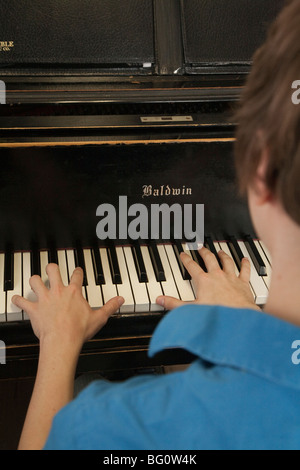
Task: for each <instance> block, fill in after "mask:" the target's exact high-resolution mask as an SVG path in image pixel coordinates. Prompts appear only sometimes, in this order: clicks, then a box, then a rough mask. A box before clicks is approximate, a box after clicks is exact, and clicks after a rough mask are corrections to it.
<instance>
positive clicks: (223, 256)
mask: <svg viewBox="0 0 300 470" xmlns="http://www.w3.org/2000/svg"><path fill="white" fill-rule="evenodd" d="M218 256H219V258H220V260H221V263H222V266H223V270H224V272H226V273H227V274H235V264H234V261H233V259H232V258H230V256H229V255H228V254H227V253H225V251H222V250H221V251H219V252H218Z"/></svg>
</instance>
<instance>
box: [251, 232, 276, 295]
mask: <svg viewBox="0 0 300 470" xmlns="http://www.w3.org/2000/svg"><path fill="white" fill-rule="evenodd" d="M254 243H255V246H256V248H257V250H258V252H259V254H260V256H261V257H262V260H263V262H264V263H265V266H266V271H267V275H266V276H262V279H263V281H264V282H265V284H266V286H267V288H268V289H270V285H271V275H272V270H271V265H270V263H269V260H268V258H267V257H266V255H265V252H264V250H263V249H262V247H261V245H260V243H259V241H258V240H254Z"/></svg>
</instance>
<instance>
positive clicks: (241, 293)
mask: <svg viewBox="0 0 300 470" xmlns="http://www.w3.org/2000/svg"><path fill="white" fill-rule="evenodd" d="M199 253H200V255H201V256H202V258H203V260H204V263H205V266H206V268H207V273H206V272H205V271H204V270H203V269H202V268H201V267H200V266H199V265H198V264H197V263H196V262H195V261H193V259H192V258H191V256H189V255H187V254H186V253H181V255H180V257H181V261H182V262H183V264H184V266H185V268H186V269H187V271H188V272H189V274H190V275H191V277H192V280H193V282H194V286H195V289H196V300H195V301H194V302H189V303H192V304H202V305H223V306H226V307H240V308H252V309H258V310H259V307H257V305H256V304H255V301H254V298H253V295H252V292H251V289H250V284H249V280H250V270H251V266H250V263H249V260H248V259H247V258H244V259H243V260H242V267H241V270H240V273H239V275H238V276H237V275H236V274H235V265H234V261H233V260H232V259H231V258H230V256H228V255H227V254H226V253H225V252H224V251H219V253H218V256H219V258H220V260H221V263H222V267H223V269H221V268H220V266H219V263H218V261H217V259H216V257H215V255H214V254H213V253H211V251H210V250H208V249H207V248H205V247H203V248H201V250H199ZM157 303H158V304H159V305H161V306H164V308H165V309H166V310H172V309H174V308H176V307H179V306H180V305H183V304H184V302H182V301H181V300H179V299H176V298H174V297H167V296H160V297H158V298H157Z"/></svg>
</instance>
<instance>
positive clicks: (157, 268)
mask: <svg viewBox="0 0 300 470" xmlns="http://www.w3.org/2000/svg"><path fill="white" fill-rule="evenodd" d="M149 254H150V258H151V261H152V266H153V269H154V273H155V277H156V280H157V281H158V282H163V281H165V280H166V275H165V271H164V268H163V265H162V262H161V259H160V256H159V253H158V249H157V245H156V243H155V242H153V241H151V242H150V244H149Z"/></svg>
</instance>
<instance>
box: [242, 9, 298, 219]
mask: <svg viewBox="0 0 300 470" xmlns="http://www.w3.org/2000/svg"><path fill="white" fill-rule="evenodd" d="M286 3H287V4H286V6H285V7H284V9H283V10H282V12H281V13H280V14H279V16H278V17H277V19H276V20H275V22H274V23H273V25H272V26H271V28H270V30H269V34H268V37H267V40H266V42H265V43H264V45H263V46H262V47H261V48H260V49H259V50H258V51H257V52H256V54H255V55H254V58H253V66H252V70H251V73H250V74H249V77H248V80H247V84H246V86H245V90H244V93H243V96H242V99H241V106H240V109H239V110H238V112H237V115H236V118H237V120H238V129H237V132H236V146H235V160H236V169H237V176H238V182H239V186H240V190H241V192H243V193H245V191H246V189H247V187H248V185H249V184H251V183H253V181H254V175H255V173H256V170H257V167H258V165H259V163H260V159H261V157H262V153H263V151H264V150H267V152H268V157H269V159H268V165H267V169H266V174H265V182H266V184H267V187H268V188H269V189H270V190H271V191H272V193H273V194H274V195H275V196H276V197H278V199H279V200H280V201H281V204H282V205H283V207H284V209H285V211H286V212H287V213H288V214H289V216H290V217H291V218H292V219H293V220H294V221H295V222H296V223H297V224H298V225H300V104H299V105H297V104H295V100H294V102H293V100H292V96H293V94H295V89H293V88H292V86H293V84H295V81H298V80H300V0H289V1H287V2H286ZM299 83H300V82H299Z"/></svg>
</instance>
